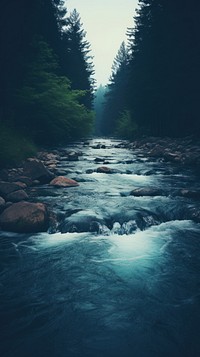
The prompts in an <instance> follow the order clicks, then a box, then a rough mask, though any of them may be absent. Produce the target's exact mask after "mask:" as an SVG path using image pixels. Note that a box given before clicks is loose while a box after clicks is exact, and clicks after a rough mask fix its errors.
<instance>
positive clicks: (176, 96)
mask: <svg viewBox="0 0 200 357" xmlns="http://www.w3.org/2000/svg"><path fill="white" fill-rule="evenodd" d="M113 11H114V9H113ZM133 20H134V21H133V28H128V29H127V39H128V44H125V42H123V43H122V44H121V46H120V48H119V51H118V53H117V54H116V57H115V59H114V62H113V67H112V73H111V76H110V80H109V83H108V85H107V86H106V87H103V86H101V87H100V88H98V89H97V90H96V89H95V77H94V75H95V74H94V66H93V62H92V56H91V53H90V44H89V42H88V41H87V40H86V32H85V31H84V28H83V24H82V23H81V17H80V15H79V13H78V12H77V11H76V10H74V11H73V12H72V13H70V14H69V13H68V11H67V8H66V6H65V2H64V1H62V0H35V1H33V2H31V3H28V2H27V1H26V0H19V1H17V2H16V0H10V1H9V2H6V1H4V2H3V3H2V6H1V12H0V46H1V56H0V77H1V87H0V91H1V93H0V98H1V99H0V146H1V152H0V165H1V166H4V165H5V164H6V163H7V162H14V161H16V160H17V159H22V158H23V157H24V156H27V155H30V154H31V153H33V152H34V151H35V150H37V147H38V146H41V145H42V146H46V145H48V146H52V145H59V144H62V143H68V142H70V141H71V140H74V139H77V138H80V137H83V136H87V135H89V134H90V133H92V132H94V127H95V133H96V134H97V135H117V136H119V137H125V138H128V139H132V138H133V137H135V136H138V135H144V134H145V135H153V136H170V137H183V136H188V135H195V136H199V135H200V120H199V82H200V70H199V63H200V43H199V38H198V34H199V30H200V29H199V27H200V3H199V2H198V1H197V0H192V1H191V2H190V4H189V5H188V1H186V0H176V1H175V2H174V1H172V0H169V1H167V2H166V1H164V0H139V3H138V9H137V13H136V16H135V18H134V19H133ZM95 90H96V92H95ZM94 98H95V100H94ZM94 109H95V111H96V123H95V125H94V122H95V112H94Z"/></svg>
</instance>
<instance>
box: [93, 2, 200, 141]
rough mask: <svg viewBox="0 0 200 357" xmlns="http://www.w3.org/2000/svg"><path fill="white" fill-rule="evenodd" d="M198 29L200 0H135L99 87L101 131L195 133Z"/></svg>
mask: <svg viewBox="0 0 200 357" xmlns="http://www.w3.org/2000/svg"><path fill="white" fill-rule="evenodd" d="M199 32H200V3H199V1H197V0H192V1H191V2H190V3H188V1H186V0H176V1H174V0H173V1H172V0H168V1H165V0H139V6H138V9H137V12H136V16H135V25H134V27H133V28H128V29H127V39H128V41H127V42H128V45H126V44H125V43H124V42H123V43H122V44H121V46H120V48H119V51H118V53H117V54H116V57H115V59H114V62H113V67H112V74H111V77H110V81H109V84H108V86H107V87H106V88H104V93H105V99H104V102H103V103H104V110H103V112H102V111H101V113H100V114H98V125H97V126H98V128H99V130H100V132H101V133H102V134H112V133H115V134H116V135H119V136H121V137H126V138H129V139H131V138H132V137H133V136H134V135H143V134H145V135H153V136H169V137H184V136H189V135H194V136H198V137H199V135H200V110H199V98H200V90H199V83H200V66H199V64H200V43H199ZM100 93H102V88H101V90H100ZM100 97H101V95H100ZM100 101H102V100H101V98H100ZM97 103H98V98H97ZM97 109H98V108H97ZM98 113H99V112H98Z"/></svg>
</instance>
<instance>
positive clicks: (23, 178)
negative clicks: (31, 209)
mask: <svg viewBox="0 0 200 357" xmlns="http://www.w3.org/2000/svg"><path fill="white" fill-rule="evenodd" d="M19 182H22V183H25V184H26V186H31V185H32V180H31V179H30V177H27V176H18V177H16V178H15V183H19ZM26 186H24V187H26Z"/></svg>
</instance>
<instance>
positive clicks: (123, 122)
mask: <svg viewBox="0 0 200 357" xmlns="http://www.w3.org/2000/svg"><path fill="white" fill-rule="evenodd" d="M136 132H137V124H136V123H135V122H134V121H133V119H132V117H131V113H130V111H129V110H124V111H123V112H122V113H121V116H120V117H119V119H118V121H117V125H116V131H115V134H116V135H117V136H119V137H121V138H126V139H132V138H133V137H134V135H135V134H136Z"/></svg>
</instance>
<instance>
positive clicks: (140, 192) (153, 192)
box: [130, 187, 162, 197]
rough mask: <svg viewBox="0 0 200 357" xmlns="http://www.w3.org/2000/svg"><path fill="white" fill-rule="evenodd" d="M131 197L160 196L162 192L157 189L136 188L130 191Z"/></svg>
mask: <svg viewBox="0 0 200 357" xmlns="http://www.w3.org/2000/svg"><path fill="white" fill-rule="evenodd" d="M130 195H131V196H136V197H140V196H161V195H162V191H161V190H159V189H157V188H151V187H144V188H136V189H134V190H132V191H131V193H130Z"/></svg>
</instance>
